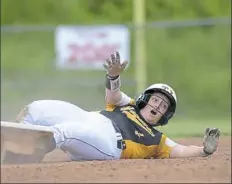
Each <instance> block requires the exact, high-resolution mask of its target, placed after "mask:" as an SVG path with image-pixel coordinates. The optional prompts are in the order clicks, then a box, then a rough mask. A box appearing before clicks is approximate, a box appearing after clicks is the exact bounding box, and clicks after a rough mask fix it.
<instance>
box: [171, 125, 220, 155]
mask: <svg viewBox="0 0 232 184" xmlns="http://www.w3.org/2000/svg"><path fill="white" fill-rule="evenodd" d="M219 136H220V131H219V130H218V129H217V128H212V129H210V128H207V129H206V130H205V136H204V139H203V146H194V145H190V146H183V145H180V144H177V145H175V146H174V147H172V150H171V153H170V158H183V157H205V156H209V155H211V154H213V153H214V152H215V151H216V149H217V146H218V139H219Z"/></svg>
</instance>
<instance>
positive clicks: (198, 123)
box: [158, 118, 231, 138]
mask: <svg viewBox="0 0 232 184" xmlns="http://www.w3.org/2000/svg"><path fill="white" fill-rule="evenodd" d="M206 128H219V130H220V133H221V135H225V136H231V119H213V118H212V119H187V118H186V119H173V120H170V122H169V124H168V125H167V126H162V127H158V129H159V130H160V131H161V132H163V133H164V134H165V135H167V136H168V137H170V138H182V137H203V136H204V131H205V129H206Z"/></svg>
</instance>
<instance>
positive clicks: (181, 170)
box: [1, 137, 231, 183]
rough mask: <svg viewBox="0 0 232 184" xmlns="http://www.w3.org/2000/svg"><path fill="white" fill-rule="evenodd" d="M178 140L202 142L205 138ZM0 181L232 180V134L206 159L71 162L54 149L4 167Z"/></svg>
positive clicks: (152, 181)
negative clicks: (37, 161)
mask: <svg viewBox="0 0 232 184" xmlns="http://www.w3.org/2000/svg"><path fill="white" fill-rule="evenodd" d="M178 142H180V143H183V144H186V145H191V144H194V145H201V142H202V139H199V138H191V139H185V140H183V139H182V140H178ZM1 182H2V183H5V182H23V183H25V182H37V183H40V182H63V183H64V182H66V183H70V182H75V183H78V182H80V183H83V182H89V183H103V182H114V183H115V182H117V183H120V182H124V183H125V182H130V183H144V182H146V183H159V182H162V183H164V182H171V183H174V182H201V183H202V182H207V183H211V182H213V183H222V182H223V183H230V182H231V137H221V139H220V144H219V148H218V150H217V152H216V153H215V154H214V155H212V156H209V157H207V158H186V159H165V160H118V161H88V162H68V161H67V157H66V155H64V154H63V153H62V152H61V151H58V150H55V151H53V152H52V153H50V154H49V155H47V156H46V158H45V159H44V162H43V163H42V164H30V165H4V166H1Z"/></svg>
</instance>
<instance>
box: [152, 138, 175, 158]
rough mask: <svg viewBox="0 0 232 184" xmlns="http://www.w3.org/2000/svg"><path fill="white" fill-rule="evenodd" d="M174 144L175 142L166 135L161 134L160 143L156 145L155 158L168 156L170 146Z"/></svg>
mask: <svg viewBox="0 0 232 184" xmlns="http://www.w3.org/2000/svg"><path fill="white" fill-rule="evenodd" d="M176 145H177V143H175V142H174V141H173V140H171V139H170V138H168V137H167V136H166V135H163V134H162V137H161V141H160V144H159V145H158V147H157V150H156V154H155V158H158V159H163V158H169V157H170V153H171V151H172V148H173V147H174V146H176Z"/></svg>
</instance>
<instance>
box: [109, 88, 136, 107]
mask: <svg viewBox="0 0 232 184" xmlns="http://www.w3.org/2000/svg"><path fill="white" fill-rule="evenodd" d="M121 94H122V99H121V100H120V101H119V102H118V103H116V104H111V103H109V102H107V101H106V110H109V111H112V110H114V109H115V108H116V107H118V106H124V105H128V104H130V105H134V104H135V100H134V99H132V98H131V97H129V96H128V95H126V94H125V93H123V92H121Z"/></svg>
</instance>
